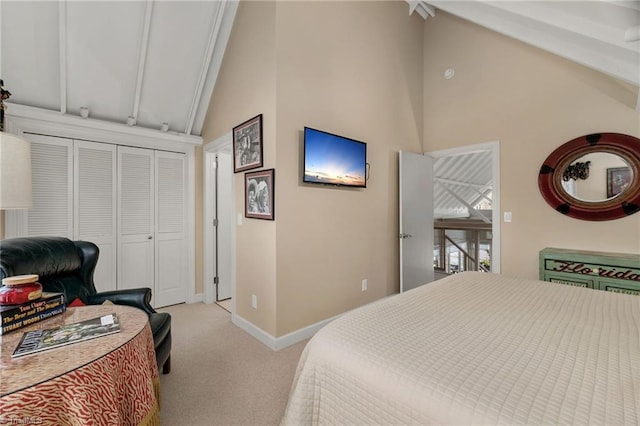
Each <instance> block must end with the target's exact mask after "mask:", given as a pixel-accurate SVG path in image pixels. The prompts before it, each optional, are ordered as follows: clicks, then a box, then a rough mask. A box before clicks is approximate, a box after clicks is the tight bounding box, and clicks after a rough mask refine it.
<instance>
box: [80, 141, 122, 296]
mask: <svg viewBox="0 0 640 426" xmlns="http://www.w3.org/2000/svg"><path fill="white" fill-rule="evenodd" d="M73 183H74V197H75V202H74V226H73V228H74V229H73V231H74V239H76V240H84V241H91V242H92V243H94V244H96V245H97V246H98V248H99V250H100V256H99V257H98V264H97V266H96V270H95V273H94V276H93V280H94V283H95V285H96V289H97V290H98V291H108V290H115V289H116V249H117V247H116V202H117V198H116V190H117V187H116V146H115V145H110V144H104V143H96V142H87V141H78V140H76V141H75V142H74V174H73Z"/></svg>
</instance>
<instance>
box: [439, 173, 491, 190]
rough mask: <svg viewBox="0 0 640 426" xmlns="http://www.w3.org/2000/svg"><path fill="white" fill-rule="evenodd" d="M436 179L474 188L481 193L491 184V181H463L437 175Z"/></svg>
mask: <svg viewBox="0 0 640 426" xmlns="http://www.w3.org/2000/svg"><path fill="white" fill-rule="evenodd" d="M434 180H435V181H437V182H442V183H448V184H450V185H456V186H464V187H466V188H473V189H475V190H476V191H477V192H478V193H480V191H484V190H485V189H486V188H487V187H488V185H491V183H489V184H484V183H471V182H462V181H459V180H455V179H447V178H441V177H436V178H434Z"/></svg>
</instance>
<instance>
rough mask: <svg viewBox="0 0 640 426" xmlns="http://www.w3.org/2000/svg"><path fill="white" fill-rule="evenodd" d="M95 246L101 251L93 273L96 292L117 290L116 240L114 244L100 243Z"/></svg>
mask: <svg viewBox="0 0 640 426" xmlns="http://www.w3.org/2000/svg"><path fill="white" fill-rule="evenodd" d="M95 244H96V245H97V246H98V249H99V250H100V256H99V258H98V264H97V265H96V270H95V272H94V273H93V282H94V284H95V285H96V290H98V292H101V291H111V290H116V289H117V288H118V285H117V283H118V281H117V275H116V251H117V246H116V243H115V238H114V241H113V243H107V242H100V243H95Z"/></svg>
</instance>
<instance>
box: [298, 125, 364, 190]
mask: <svg viewBox="0 0 640 426" xmlns="http://www.w3.org/2000/svg"><path fill="white" fill-rule="evenodd" d="M366 150H367V148H366V144H364V143H362V142H357V141H353V140H350V139H345V138H341V137H339V136H335V135H332V134H329V133H323V132H319V131H316V130H313V129H307V131H306V132H305V170H304V181H305V182H316V183H325V184H329V185H348V186H363V187H364V186H365V174H366V171H365V168H366V161H367V159H366V155H367V153H366Z"/></svg>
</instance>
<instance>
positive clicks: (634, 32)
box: [624, 25, 640, 43]
mask: <svg viewBox="0 0 640 426" xmlns="http://www.w3.org/2000/svg"><path fill="white" fill-rule="evenodd" d="M638 40H640V25H636V26H634V27H629V28H627V29H626V31H625V32H624V41H626V42H629V43H632V42H634V41H638Z"/></svg>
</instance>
